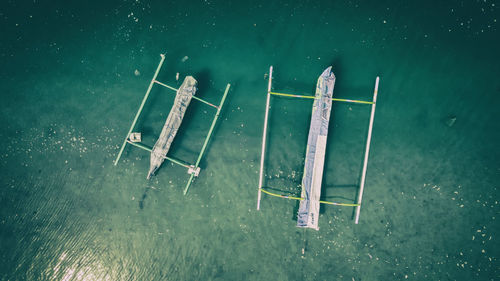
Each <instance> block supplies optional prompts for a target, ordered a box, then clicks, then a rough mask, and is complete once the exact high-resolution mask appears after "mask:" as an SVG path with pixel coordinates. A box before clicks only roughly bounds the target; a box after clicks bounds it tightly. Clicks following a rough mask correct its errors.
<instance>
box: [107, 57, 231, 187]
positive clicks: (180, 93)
mask: <svg viewBox="0 0 500 281" xmlns="http://www.w3.org/2000/svg"><path fill="white" fill-rule="evenodd" d="M160 56H161V60H160V63H159V64H158V67H157V68H156V72H155V74H154V76H153V79H152V80H151V83H150V84H149V87H148V89H147V91H146V94H145V95H144V98H143V99H142V103H141V105H140V106H139V110H138V111H137V113H136V115H135V117H134V120H133V121H132V125H131V126H130V129H129V131H128V133H127V136H126V137H125V140H124V141H123V144H122V146H121V148H120V152H118V156H117V157H116V159H115V162H114V165H115V166H116V165H117V164H118V161H119V160H120V157H121V156H122V153H123V151H124V149H125V146H126V145H127V144H131V145H133V146H135V147H138V148H141V149H143V150H146V151H149V152H150V153H151V158H150V167H149V172H148V175H147V179H150V178H151V176H153V175H154V173H155V172H156V170H158V168H160V166H161V164H162V163H163V161H164V160H168V161H170V162H172V163H174V164H177V165H180V166H183V167H185V168H187V169H188V171H187V172H188V174H190V175H191V176H190V177H189V180H188V182H187V184H186V187H185V188H184V195H185V194H186V193H187V192H188V189H189V187H190V186H191V183H192V182H193V179H194V177H198V175H199V173H200V167H199V164H200V161H201V159H202V157H203V155H204V153H205V149H206V148H207V144H208V142H209V141H210V137H211V136H212V133H213V129H214V127H215V124H216V123H217V119H218V118H219V114H220V112H221V109H222V106H223V105H224V101H225V100H226V96H227V93H228V92H229V88H230V87H231V85H230V84H227V86H226V89H225V91H224V94H223V96H222V99H221V101H220V104H219V105H218V106H217V105H214V104H212V103H210V102H208V101H206V100H203V99H201V98H199V97H196V96H195V93H196V89H197V88H196V85H197V81H196V79H194V78H193V77H192V76H186V78H185V79H184V82H183V83H182V85H181V86H180V87H179V89H176V88H174V87H172V86H169V85H167V84H164V83H162V82H160V81H158V80H156V78H157V76H158V74H159V73H160V70H161V67H162V65H163V61H164V60H165V55H164V54H161V55H160ZM155 84H158V85H160V86H163V87H165V88H167V89H170V90H172V91H175V92H176V96H175V101H174V104H173V105H172V109H171V110H170V113H169V114H168V117H167V120H166V121H165V124H164V126H163V129H162V131H161V134H160V136H159V138H158V140H157V141H156V143H155V144H154V146H153V148H150V147H148V146H147V145H144V144H142V143H141V135H140V133H137V132H133V131H134V128H135V125H136V123H137V120H138V119H139V116H140V114H141V112H142V109H143V107H144V104H145V103H146V101H147V99H148V97H149V93H150V92H151V89H152V88H153V86H154V85H155ZM191 99H195V100H197V101H200V102H202V103H204V104H206V105H209V106H211V107H213V108H215V109H217V112H216V113H215V116H214V119H213V120H212V125H211V126H210V129H209V131H208V134H207V136H206V138H205V142H204V143H203V147H202V148H201V151H200V153H199V154H198V159H197V160H196V163H195V164H188V163H187V162H185V161H182V160H178V159H175V158H173V157H169V156H167V154H168V151H169V149H170V146H171V144H172V142H173V140H174V138H175V135H176V134H177V131H178V129H179V127H180V125H181V123H182V119H183V118H184V114H185V113H186V109H187V107H188V106H189V103H190V102H191Z"/></svg>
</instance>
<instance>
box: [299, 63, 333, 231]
mask: <svg viewBox="0 0 500 281" xmlns="http://www.w3.org/2000/svg"><path fill="white" fill-rule="evenodd" d="M334 85H335V75H334V74H333V73H332V72H331V67H328V68H327V69H325V71H323V74H321V76H320V77H319V78H318V83H317V85H316V95H315V99H314V104H313V110H312V116H311V126H310V128H309V136H308V139H307V151H306V161H305V165H304V175H303V177H302V194H301V197H302V198H304V199H303V200H301V201H300V205H299V211H298V215H297V227H305V228H313V229H316V230H318V229H319V227H318V218H319V205H320V203H319V200H320V197H321V181H322V178H323V166H324V161H325V151H326V139H327V136H328V124H329V121H330V112H331V108H332V95H333V88H334Z"/></svg>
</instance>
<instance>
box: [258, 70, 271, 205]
mask: <svg viewBox="0 0 500 281" xmlns="http://www.w3.org/2000/svg"><path fill="white" fill-rule="evenodd" d="M272 83H273V66H272V65H271V67H269V82H268V84H267V100H266V114H265V116H264V132H262V152H261V154H260V173H259V192H258V194H257V210H260V198H261V196H262V181H263V177H264V157H265V154H266V136H267V119H268V116H269V100H270V98H271V85H272Z"/></svg>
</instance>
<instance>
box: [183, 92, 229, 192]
mask: <svg viewBox="0 0 500 281" xmlns="http://www.w3.org/2000/svg"><path fill="white" fill-rule="evenodd" d="M230 87H231V84H227V86H226V90H225V91H224V95H223V96H222V100H221V101H220V104H219V106H218V107H217V106H215V107H216V108H217V113H215V117H214V120H213V121H212V125H211V126H210V130H208V134H207V137H206V138H205V142H204V143H203V147H202V148H201V151H200V155H198V159H197V160H196V164H194V167H193V168H194V169H197V168H198V165H199V164H200V161H201V158H202V157H203V154H204V153H205V149H206V148H207V144H208V141H209V140H210V137H211V136H212V132H213V130H214V127H215V124H216V123H217V119H218V118H219V114H220V111H221V109H222V106H223V105H224V102H225V100H226V96H227V93H228V92H229V88H230ZM207 104H208V103H207ZM209 105H210V104H209ZM195 175H196V174H195V173H194V172H193V173H191V176H190V177H189V180H188V183H187V184H186V187H185V188H184V195H186V193H187V192H188V189H189V186H190V185H191V182H193V178H194V177H195Z"/></svg>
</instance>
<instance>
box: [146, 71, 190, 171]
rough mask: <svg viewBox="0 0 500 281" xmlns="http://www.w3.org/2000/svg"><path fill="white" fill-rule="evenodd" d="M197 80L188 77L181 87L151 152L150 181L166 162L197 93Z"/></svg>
mask: <svg viewBox="0 0 500 281" xmlns="http://www.w3.org/2000/svg"><path fill="white" fill-rule="evenodd" d="M196 84H197V82H196V79H194V78H193V77H192V76H187V77H186V78H185V79H184V82H182V85H181V87H180V88H179V89H178V90H177V94H176V96H175V101H174V104H173V105H172V109H171V110H170V113H169V114H168V117H167V120H166V121H165V124H164V125H163V129H162V131H161V134H160V137H159V138H158V140H157V141H156V143H155V145H154V146H153V150H152V151H151V158H150V165H149V172H148V177H147V178H148V179H149V178H151V176H152V175H153V174H154V173H155V172H156V170H158V168H160V166H161V164H162V163H163V161H164V160H165V156H166V155H167V153H168V151H169V149H170V146H171V145H172V142H173V140H174V138H175V135H176V134H177V131H178V130H179V127H180V125H181V123H182V119H183V118H184V114H185V113H186V109H187V107H188V106H189V103H190V102H191V99H192V97H193V96H194V94H195V92H196Z"/></svg>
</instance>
